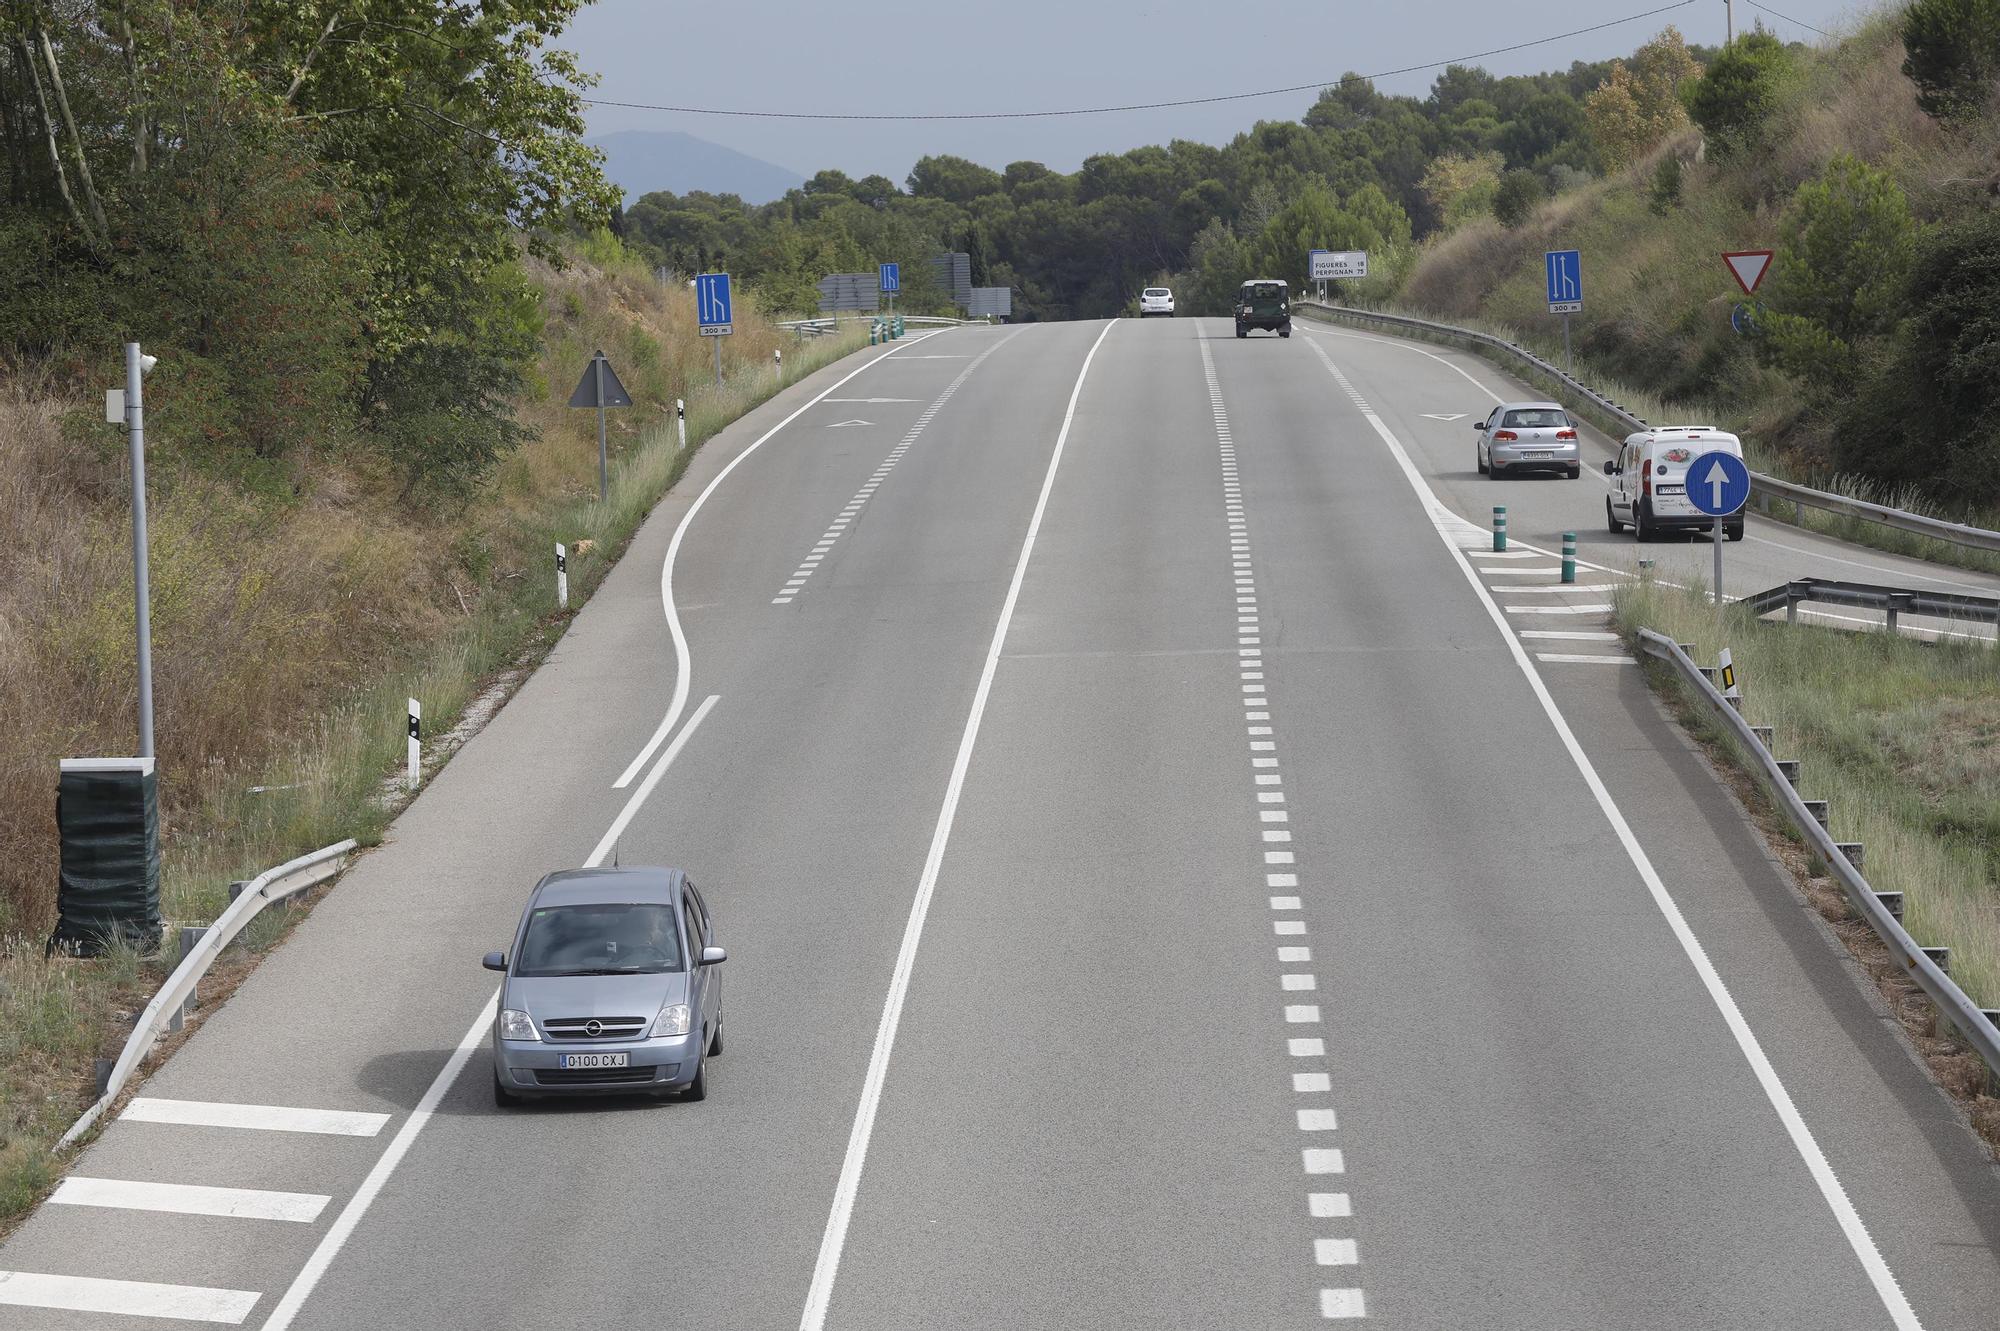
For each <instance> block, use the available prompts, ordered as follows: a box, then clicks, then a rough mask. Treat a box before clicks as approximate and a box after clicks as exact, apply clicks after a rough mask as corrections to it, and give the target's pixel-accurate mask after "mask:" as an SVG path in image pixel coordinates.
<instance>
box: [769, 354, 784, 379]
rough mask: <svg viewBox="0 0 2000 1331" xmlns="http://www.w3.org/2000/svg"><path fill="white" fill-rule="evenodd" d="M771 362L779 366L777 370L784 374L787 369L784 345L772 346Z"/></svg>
mask: <svg viewBox="0 0 2000 1331" xmlns="http://www.w3.org/2000/svg"><path fill="white" fill-rule="evenodd" d="M771 364H772V365H773V366H775V367H776V368H777V370H778V372H779V373H780V374H783V373H784V370H785V352H784V349H783V348H782V347H772V348H771Z"/></svg>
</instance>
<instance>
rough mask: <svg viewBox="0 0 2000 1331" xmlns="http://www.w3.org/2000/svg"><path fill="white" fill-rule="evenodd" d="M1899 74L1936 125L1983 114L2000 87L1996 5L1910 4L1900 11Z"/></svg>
mask: <svg viewBox="0 0 2000 1331" xmlns="http://www.w3.org/2000/svg"><path fill="white" fill-rule="evenodd" d="M1903 51H1904V53H1905V55H1906V57H1907V58H1906V59H1905V60H1904V61H1903V73H1904V74H1906V75H1908V76H1909V79H1910V81H1911V82H1912V83H1914V84H1916V85H1917V105H1918V106H1921V107H1922V108H1923V109H1924V113H1925V114H1926V115H1930V116H1933V117H1935V118H1936V119H1939V120H1962V119H1964V118H1966V117H1968V116H1971V115H1974V114H1976V113H1978V112H1979V111H1982V110H1984V109H1985V108H1986V107H1987V106H1988V105H1990V104H1991V102H1992V100H1993V93H1994V88H1995V85H1996V82H2000V0H1915V3H1914V4H1912V5H1911V6H1910V7H1909V8H1908V9H1907V10H1905V11H1904V12H1903Z"/></svg>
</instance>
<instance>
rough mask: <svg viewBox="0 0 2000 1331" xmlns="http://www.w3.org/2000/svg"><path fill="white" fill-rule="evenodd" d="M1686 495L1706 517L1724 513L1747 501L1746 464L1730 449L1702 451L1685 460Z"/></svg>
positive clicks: (1748, 486)
mask: <svg viewBox="0 0 2000 1331" xmlns="http://www.w3.org/2000/svg"><path fill="white" fill-rule="evenodd" d="M1687 496H1688V502H1689V503H1691V504H1693V505H1694V506H1695V507H1696V508H1698V509H1700V510H1701V511H1702V512H1704V513H1706V514H1708V515H1709V516H1710V517H1716V518H1721V517H1727V516H1729V515H1730V514H1731V513H1734V512H1735V511H1736V510H1737V509H1739V508H1742V507H1743V505H1745V504H1746V503H1748V502H1749V501H1750V468H1748V467H1746V466H1744V465H1743V459H1742V458H1739V457H1737V456H1736V455H1735V454H1734V453H1724V452H1722V451H1721V450H1719V449H1718V450H1717V451H1715V452H1713V453H1703V454H1702V455H1701V456H1700V457H1698V458H1696V459H1695V460H1694V461H1693V462H1691V463H1689V464H1688V469H1687Z"/></svg>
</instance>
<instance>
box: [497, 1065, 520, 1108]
mask: <svg viewBox="0 0 2000 1331" xmlns="http://www.w3.org/2000/svg"><path fill="white" fill-rule="evenodd" d="M520 1103H521V1100H520V1097H519V1096H517V1095H515V1094H514V1093H513V1092H512V1091H510V1090H508V1089H507V1088H506V1087H505V1086H502V1085H501V1084H500V1074H499V1073H497V1072H496V1073H494V1074H493V1104H494V1107H495V1108H497V1109H512V1108H513V1107H514V1106H515V1105H517V1104H520Z"/></svg>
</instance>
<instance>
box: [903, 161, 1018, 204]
mask: <svg viewBox="0 0 2000 1331" xmlns="http://www.w3.org/2000/svg"><path fill="white" fill-rule="evenodd" d="M909 186H910V193H912V194H916V195H921V196H923V197H926V198H932V199H944V200H947V201H949V202H951V203H971V202H972V201H973V200H974V199H977V198H979V197H980V196H982V195H986V194H998V193H1000V192H1001V190H1002V189H1003V188H1004V183H1003V181H1002V179H1001V176H1000V173H999V172H998V171H994V170H992V169H990V168H988V167H984V166H981V165H979V163H977V162H969V161H967V160H966V159H965V158H963V157H952V156H949V155H946V156H941V157H919V158H918V159H917V164H916V165H915V166H913V167H911V168H910V179H909Z"/></svg>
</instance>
